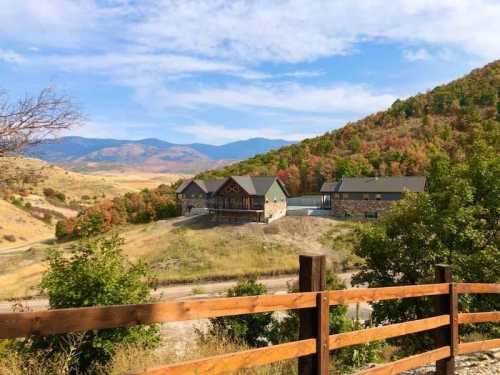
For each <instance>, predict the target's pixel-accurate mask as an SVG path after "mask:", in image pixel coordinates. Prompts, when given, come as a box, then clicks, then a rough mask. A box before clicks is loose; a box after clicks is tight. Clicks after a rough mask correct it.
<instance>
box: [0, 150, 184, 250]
mask: <svg viewBox="0 0 500 375" xmlns="http://www.w3.org/2000/svg"><path fill="white" fill-rule="evenodd" d="M0 170H1V171H2V172H1V174H0V250H2V249H12V248H17V247H19V246H22V245H27V244H30V243H33V242H36V241H41V240H45V239H50V238H53V237H54V231H55V228H54V225H55V224H56V221H57V220H61V219H64V218H71V217H74V216H76V215H77V213H78V211H79V210H81V209H82V208H84V207H88V206H91V205H95V204H96V203H98V202H101V201H103V200H104V198H114V197H117V196H123V195H124V194H125V193H133V192H140V191H142V190H143V189H146V188H148V189H153V188H156V187H158V186H159V185H161V184H166V185H168V184H171V183H173V182H175V181H176V180H178V179H179V178H181V177H184V178H185V177H188V176H187V175H179V174H160V173H145V172H131V171H129V172H128V173H123V172H122V171H117V172H116V173H114V172H108V173H97V174H95V175H89V174H81V173H75V172H70V171H66V170H64V169H63V168H60V167H57V166H55V165H52V164H49V163H47V162H45V161H42V160H38V159H31V158H21V157H2V158H0ZM0 253H1V252H0Z"/></svg>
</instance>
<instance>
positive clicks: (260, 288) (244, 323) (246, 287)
mask: <svg viewBox="0 0 500 375" xmlns="http://www.w3.org/2000/svg"><path fill="white" fill-rule="evenodd" d="M266 292H267V290H266V286H265V285H264V284H261V283H258V282H257V280H256V278H255V277H251V278H247V279H242V280H240V281H239V282H238V284H237V285H236V286H235V287H234V288H231V289H229V290H228V291H227V296H228V297H241V296H257V295H259V294H265V293H266ZM273 321H274V320H273V317H272V313H260V314H246V315H236V316H228V317H222V318H213V319H210V323H211V327H210V331H209V335H211V336H215V335H224V336H225V337H229V338H231V339H232V340H235V341H242V342H244V343H246V344H247V345H250V346H257V347H258V346H265V345H267V343H268V342H269V336H270V330H269V327H270V326H271V325H272V323H273Z"/></svg>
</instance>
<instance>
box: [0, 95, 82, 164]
mask: <svg viewBox="0 0 500 375" xmlns="http://www.w3.org/2000/svg"><path fill="white" fill-rule="evenodd" d="M82 119H83V116H82V114H81V112H80V110H79V109H78V108H77V106H76V105H75V104H74V103H73V101H72V100H71V99H70V98H68V97H67V96H64V95H58V94H57V93H56V91H55V90H54V89H53V88H51V87H49V88H45V89H43V90H42V91H41V92H40V94H39V95H38V96H37V97H34V96H25V97H23V98H21V99H19V100H18V101H17V102H10V101H9V98H8V96H7V94H6V93H5V92H2V91H0V156H5V155H7V154H10V153H16V152H19V151H21V150H22V149H23V148H24V147H26V146H29V145H34V144H37V143H40V142H42V141H44V140H46V139H50V138H52V137H55V136H56V135H57V134H58V133H59V132H61V131H62V130H66V129H69V128H71V127H74V126H78V125H80V124H81V122H82Z"/></svg>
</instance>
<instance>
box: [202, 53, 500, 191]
mask: <svg viewBox="0 0 500 375" xmlns="http://www.w3.org/2000/svg"><path fill="white" fill-rule="evenodd" d="M499 97H500V60H497V61H495V62H493V63H491V64H488V65H487V66H485V67H483V68H481V69H476V70H474V71H472V72H471V73H470V74H469V75H467V76H465V77H463V78H461V79H458V80H456V81H453V82H451V83H449V84H447V85H443V86H439V87H436V88H435V89H433V90H432V91H430V92H427V93H424V94H418V95H416V96H414V97H411V98H409V99H406V100H404V101H396V102H395V103H394V104H393V105H392V106H391V108H390V109H389V110H387V111H384V112H379V113H376V114H373V115H370V116H368V117H366V118H364V119H362V120H359V121H356V122H354V123H348V124H347V125H346V126H344V127H343V128H341V129H338V130H335V131H331V132H328V133H325V134H324V135H321V136H319V137H315V138H311V139H306V140H304V141H302V142H300V143H298V144H295V145H291V146H287V147H283V148H280V149H279V150H274V151H271V152H268V153H266V154H262V155H256V156H255V157H253V158H250V159H248V160H245V161H242V162H240V163H236V164H233V165H230V166H228V167H225V168H222V169H220V170H213V171H207V172H204V173H202V174H200V175H199V177H202V178H203V177H214V176H218V177H220V176H227V175H238V174H253V175H263V174H271V175H275V174H278V175H280V177H281V178H282V179H283V180H284V181H285V183H286V184H287V185H288V188H289V190H290V191H291V192H292V193H294V194H295V193H302V192H314V191H316V192H317V191H318V190H319V187H320V185H321V183H322V182H323V181H325V180H331V179H334V178H338V177H339V176H342V175H368V176H370V175H399V174H402V175H418V174H423V173H425V171H426V168H427V166H428V162H429V156H430V154H431V153H433V152H436V151H442V152H446V153H448V154H449V155H451V156H452V158H454V159H456V160H460V159H461V157H462V156H463V153H464V151H465V150H466V149H467V147H468V146H469V145H470V144H471V143H472V142H473V141H474V139H475V135H476V134H477V133H478V132H480V131H481V128H482V127H483V126H484V125H485V124H487V126H490V127H491V126H499V120H500V99H499Z"/></svg>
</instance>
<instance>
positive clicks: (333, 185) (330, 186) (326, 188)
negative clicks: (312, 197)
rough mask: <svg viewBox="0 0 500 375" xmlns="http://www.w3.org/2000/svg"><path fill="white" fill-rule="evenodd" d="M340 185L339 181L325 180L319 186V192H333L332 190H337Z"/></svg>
mask: <svg viewBox="0 0 500 375" xmlns="http://www.w3.org/2000/svg"><path fill="white" fill-rule="evenodd" d="M339 186H340V182H337V181H335V182H325V183H324V184H323V186H321V190H320V192H321V193H333V192H335V193H336V192H337V191H338V188H339Z"/></svg>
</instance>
